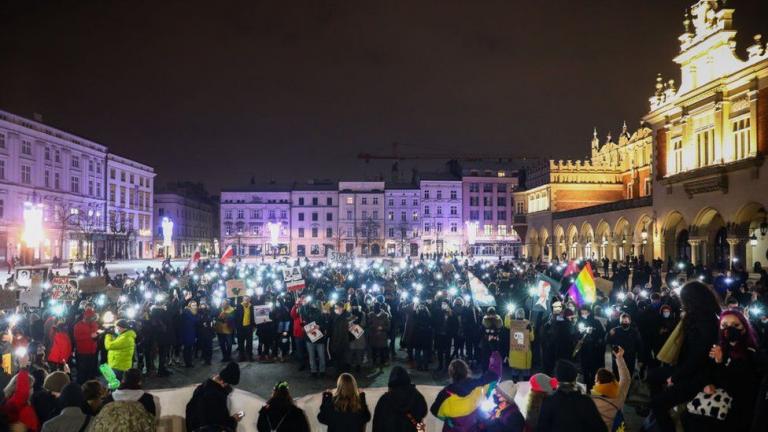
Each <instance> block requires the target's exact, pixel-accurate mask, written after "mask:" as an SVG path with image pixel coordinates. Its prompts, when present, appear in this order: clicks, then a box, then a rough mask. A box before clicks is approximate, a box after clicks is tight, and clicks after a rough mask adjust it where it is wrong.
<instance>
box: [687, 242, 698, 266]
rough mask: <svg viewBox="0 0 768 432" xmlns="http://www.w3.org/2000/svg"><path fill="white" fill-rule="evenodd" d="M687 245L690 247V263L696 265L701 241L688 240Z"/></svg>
mask: <svg viewBox="0 0 768 432" xmlns="http://www.w3.org/2000/svg"><path fill="white" fill-rule="evenodd" d="M688 243H690V245H691V263H692V264H693V265H696V262H697V261H698V259H699V245H700V244H701V240H699V239H695V240H694V239H690V238H689V239H688Z"/></svg>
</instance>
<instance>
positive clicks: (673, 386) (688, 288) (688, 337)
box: [646, 281, 721, 432]
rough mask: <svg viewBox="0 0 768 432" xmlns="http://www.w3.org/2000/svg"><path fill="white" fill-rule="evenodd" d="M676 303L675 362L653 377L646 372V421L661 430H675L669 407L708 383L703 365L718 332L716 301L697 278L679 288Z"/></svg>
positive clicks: (684, 400) (667, 431)
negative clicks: (677, 336) (648, 392)
mask: <svg viewBox="0 0 768 432" xmlns="http://www.w3.org/2000/svg"><path fill="white" fill-rule="evenodd" d="M680 302H681V303H682V309H683V310H684V311H685V314H684V315H683V318H682V321H681V326H682V333H683V335H682V341H681V342H679V343H680V344H681V345H680V353H679V354H678V358H677V364H676V365H675V366H674V368H673V369H672V370H671V373H669V372H668V370H667V369H662V370H659V371H656V372H655V374H654V375H656V374H657V375H659V376H654V377H653V379H652V377H651V372H649V378H648V380H649V386H650V387H651V404H650V406H651V416H650V417H649V418H648V419H647V420H646V421H647V423H648V424H655V426H656V427H658V428H659V430H661V431H662V432H672V431H674V429H675V426H674V423H673V421H672V418H671V417H670V415H669V410H670V409H672V407H674V406H677V405H679V404H682V403H687V402H688V401H690V400H691V399H693V397H694V396H696V394H698V392H700V391H701V389H702V388H704V386H706V385H707V384H709V383H708V382H707V381H708V377H707V371H708V368H707V367H706V366H707V365H708V364H709V361H710V360H709V352H710V350H711V349H712V346H713V345H715V344H716V343H717V340H718V334H719V330H718V327H719V323H718V316H719V315H720V312H721V310H720V300H719V298H718V296H717V294H716V293H715V292H714V291H712V288H710V287H709V286H708V285H705V284H703V283H701V282H699V281H691V282H687V283H686V284H685V285H683V287H682V288H681V289H680ZM665 376H666V377H668V378H666V383H665V384H666V387H665V388H664V389H663V390H661V391H660V390H659V384H658V382H659V381H663V380H664V377H665Z"/></svg>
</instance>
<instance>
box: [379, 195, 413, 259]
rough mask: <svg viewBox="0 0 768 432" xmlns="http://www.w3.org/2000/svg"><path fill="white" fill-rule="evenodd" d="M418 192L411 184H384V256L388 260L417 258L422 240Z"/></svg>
mask: <svg viewBox="0 0 768 432" xmlns="http://www.w3.org/2000/svg"><path fill="white" fill-rule="evenodd" d="M420 196H421V191H420V190H419V188H418V186H416V185H415V184H412V183H387V185H386V190H385V191H384V197H385V199H386V203H385V208H386V212H387V215H386V220H385V234H386V253H387V256H393V257H406V256H412V257H415V256H418V255H419V246H420V244H421V239H420V236H419V233H420V228H421V218H420V214H421V206H420Z"/></svg>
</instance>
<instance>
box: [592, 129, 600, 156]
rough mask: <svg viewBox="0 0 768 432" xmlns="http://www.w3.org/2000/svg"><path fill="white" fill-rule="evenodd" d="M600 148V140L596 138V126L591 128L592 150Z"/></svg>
mask: <svg viewBox="0 0 768 432" xmlns="http://www.w3.org/2000/svg"><path fill="white" fill-rule="evenodd" d="M598 148H600V140H599V139H598V138H597V127H594V128H593V129H592V150H593V152H594V151H597V149H598Z"/></svg>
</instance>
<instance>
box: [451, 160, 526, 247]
mask: <svg viewBox="0 0 768 432" xmlns="http://www.w3.org/2000/svg"><path fill="white" fill-rule="evenodd" d="M463 174H464V175H463V176H462V179H461V183H462V207H463V218H464V228H465V229H466V230H468V231H469V230H471V231H472V236H471V238H470V237H469V236H465V239H464V240H465V242H466V246H465V248H464V250H465V251H467V252H468V253H469V254H471V255H474V256H483V255H486V256H500V255H501V256H521V250H520V244H521V243H520V235H519V234H518V233H517V230H516V229H515V213H514V212H515V204H514V197H513V193H514V192H515V191H516V190H517V188H518V173H517V171H513V170H511V169H509V168H507V167H504V166H486V167H482V166H477V167H475V166H473V167H468V168H465V169H464V170H463ZM518 221H519V219H518ZM468 234H469V233H468Z"/></svg>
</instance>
